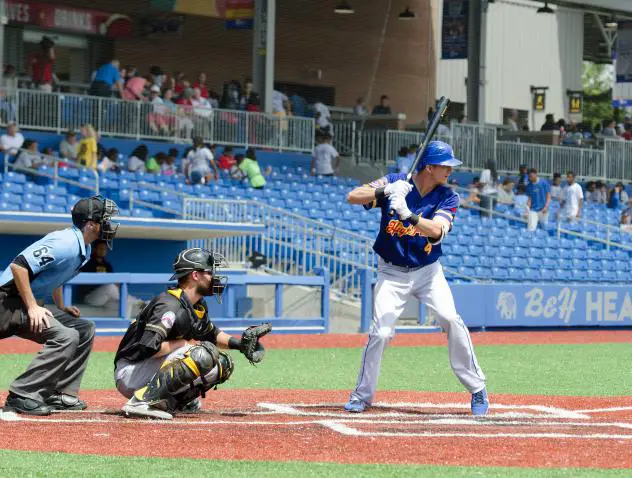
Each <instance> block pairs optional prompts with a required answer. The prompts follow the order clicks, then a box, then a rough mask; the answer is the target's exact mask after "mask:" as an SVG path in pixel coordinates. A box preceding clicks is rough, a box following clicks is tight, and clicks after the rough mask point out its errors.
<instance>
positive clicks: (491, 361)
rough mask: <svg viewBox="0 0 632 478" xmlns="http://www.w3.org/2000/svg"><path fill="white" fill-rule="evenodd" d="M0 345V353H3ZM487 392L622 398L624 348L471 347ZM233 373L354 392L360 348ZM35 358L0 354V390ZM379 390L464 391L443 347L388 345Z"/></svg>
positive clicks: (95, 380) (102, 364) (93, 384)
mask: <svg viewBox="0 0 632 478" xmlns="http://www.w3.org/2000/svg"><path fill="white" fill-rule="evenodd" d="M1 346H2V345H1V343H0V347H1ZM476 350H477V354H478V359H479V362H480V364H481V367H482V368H483V371H484V372H485V374H486V376H487V386H488V390H489V392H490V393H491V394H494V393H504V394H515V395H566V396H584V397H590V396H625V395H629V393H630V383H631V381H632V370H631V369H630V366H629V364H630V363H632V347H630V344H628V343H609V344H573V345H557V344H555V345H550V344H549V345H492V346H489V345H487V346H479V347H476ZM232 356H233V358H234V360H235V364H236V366H235V372H234V373H233V375H232V376H231V378H230V380H229V381H228V382H226V383H225V384H222V386H221V387H222V388H239V389H243V388H267V389H270V388H272V389H276V388H278V389H312V390H351V389H352V388H353V386H354V384H355V382H356V377H357V374H358V369H359V368H360V362H361V356H362V349H360V348H331V349H278V350H270V351H268V353H267V354H266V359H265V360H264V361H263V363H261V364H259V365H258V366H257V367H252V366H250V365H249V364H248V362H247V361H246V360H245V359H244V358H243V356H242V355H241V354H238V353H234V351H233V353H232ZM32 357H33V355H32V354H8V355H0V390H6V389H7V388H8V387H9V384H10V383H11V381H12V380H13V379H14V378H15V377H17V376H18V375H20V374H21V373H22V371H23V370H24V369H25V368H26V366H27V365H28V363H29V362H30V360H31V359H32ZM113 358H114V354H112V353H105V352H96V353H93V354H92V356H91V357H90V362H89V365H88V369H87V370H86V374H85V375H84V380H83V383H82V389H84V390H91V389H112V388H114V378H113V363H112V361H113ZM378 390H411V391H428V392H462V391H463V386H462V385H461V384H460V383H459V382H458V381H457V379H456V377H455V376H454V374H453V373H452V370H450V366H449V363H448V351H447V347H435V346H433V347H390V348H388V349H387V350H386V352H385V354H384V361H383V363H382V371H381V374H380V382H379V388H378Z"/></svg>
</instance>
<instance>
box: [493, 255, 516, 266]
mask: <svg viewBox="0 0 632 478" xmlns="http://www.w3.org/2000/svg"><path fill="white" fill-rule="evenodd" d="M491 263H492V265H493V266H494V267H503V268H508V267H510V266H511V265H512V264H511V259H509V258H508V257H500V256H497V257H494V258H493V259H492V260H491Z"/></svg>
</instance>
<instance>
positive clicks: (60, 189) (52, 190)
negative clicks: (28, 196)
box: [44, 184, 68, 196]
mask: <svg viewBox="0 0 632 478" xmlns="http://www.w3.org/2000/svg"><path fill="white" fill-rule="evenodd" d="M44 190H45V194H56V195H58V196H65V195H67V194H68V190H67V189H66V187H65V186H55V185H53V184H49V185H48V186H44Z"/></svg>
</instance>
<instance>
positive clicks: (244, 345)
mask: <svg viewBox="0 0 632 478" xmlns="http://www.w3.org/2000/svg"><path fill="white" fill-rule="evenodd" d="M271 330H272V324H270V323H265V324H261V325H252V326H250V327H248V328H247V329H246V330H244V333H243V334H241V346H240V347H239V351H240V352H241V353H242V354H244V355H245V356H246V358H247V359H248V361H249V362H250V363H251V364H252V365H254V364H256V363H259V362H261V361H262V360H263V356H264V355H265V353H266V349H265V348H264V347H263V345H262V344H261V343H260V342H259V339H260V338H261V337H263V336H264V335H266V334H267V333H269V332H270V331H271Z"/></svg>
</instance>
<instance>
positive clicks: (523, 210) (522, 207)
mask: <svg viewBox="0 0 632 478" xmlns="http://www.w3.org/2000/svg"><path fill="white" fill-rule="evenodd" d="M528 203H529V198H528V197H527V187H526V186H525V185H524V184H519V185H518V188H517V192H516V196H515V197H514V210H515V211H516V212H517V213H518V215H520V217H527V213H528V212H529V208H528Z"/></svg>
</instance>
